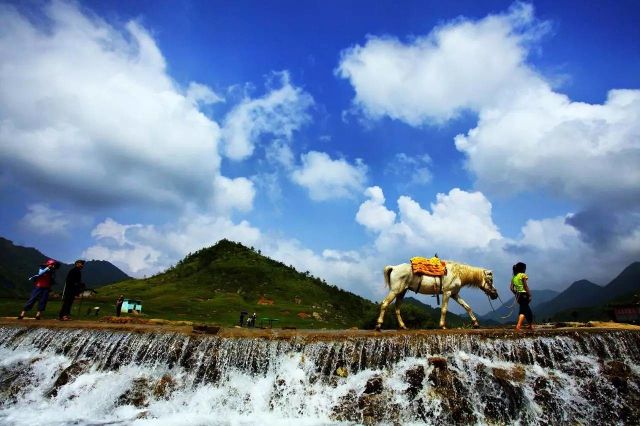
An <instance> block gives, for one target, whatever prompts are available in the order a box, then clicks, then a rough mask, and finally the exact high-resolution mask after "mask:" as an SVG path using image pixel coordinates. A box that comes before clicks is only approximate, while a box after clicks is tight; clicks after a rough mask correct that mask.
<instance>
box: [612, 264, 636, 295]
mask: <svg viewBox="0 0 640 426" xmlns="http://www.w3.org/2000/svg"><path fill="white" fill-rule="evenodd" d="M638 291H640V262H634V263H632V264H631V265H629V266H627V267H626V268H625V269H624V271H622V272H621V273H620V275H618V276H617V277H615V278H614V279H613V281H611V282H610V283H609V284H607V286H606V287H605V298H606V300H607V301H610V300H613V299H615V298H617V297H619V296H621V295H624V294H627V293H633V292H638Z"/></svg>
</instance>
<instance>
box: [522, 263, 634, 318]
mask: <svg viewBox="0 0 640 426" xmlns="http://www.w3.org/2000/svg"><path fill="white" fill-rule="evenodd" d="M639 291H640V262H634V263H632V264H631V265H629V266H627V267H626V268H625V269H624V270H623V271H622V272H621V273H620V274H619V275H618V276H617V277H616V278H614V279H613V280H612V281H611V282H610V283H609V284H607V285H606V286H604V287H601V286H598V285H596V284H594V283H592V282H590V281H587V280H581V281H576V282H574V283H573V284H571V285H570V286H569V288H567V289H566V290H565V291H563V292H562V293H560V294H559V295H558V296H557V297H555V298H554V299H552V300H550V301H549V302H547V303H544V304H542V305H541V306H539V307H537V308H536V309H535V310H534V314H535V315H536V317H537V318H539V319H541V320H544V319H547V318H553V317H554V316H555V315H556V314H559V313H561V312H564V313H565V314H566V313H567V312H573V311H575V310H578V311H579V310H581V309H585V308H597V309H595V310H594V309H591V310H588V311H589V312H596V311H597V312H601V311H602V310H603V308H604V306H605V305H606V304H608V303H610V302H611V301H613V300H615V299H619V298H620V297H621V296H626V295H632V294H634V293H637V292H639ZM564 316H566V315H564ZM564 316H563V318H564Z"/></svg>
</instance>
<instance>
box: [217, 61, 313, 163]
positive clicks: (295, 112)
mask: <svg viewBox="0 0 640 426" xmlns="http://www.w3.org/2000/svg"><path fill="white" fill-rule="evenodd" d="M278 76H279V77H280V78H279V80H280V87H278V88H275V89H273V90H271V91H269V92H268V93H267V94H265V95H264V96H263V97H260V98H257V99H251V98H247V99H244V100H243V101H242V102H240V104H238V105H237V106H236V107H235V108H233V110H231V111H230V112H229V114H227V116H226V118H225V120H224V125H223V129H222V136H223V141H224V153H225V155H226V156H227V157H229V158H231V159H233V160H242V159H245V158H247V157H249V156H251V154H253V150H254V148H255V146H256V144H257V143H258V142H259V141H260V138H261V137H263V136H264V135H270V136H272V137H274V138H276V139H284V140H290V139H291V138H292V136H293V133H294V132H295V131H296V130H298V129H300V128H301V127H302V126H303V125H304V124H305V123H307V122H308V121H309V119H310V117H309V114H308V112H307V110H308V109H309V108H310V107H311V106H312V105H313V98H312V97H311V95H309V94H308V93H306V92H305V91H304V90H302V89H301V88H299V87H295V86H293V85H292V84H291V82H290V81H289V74H288V73H287V72H282V73H279V74H278Z"/></svg>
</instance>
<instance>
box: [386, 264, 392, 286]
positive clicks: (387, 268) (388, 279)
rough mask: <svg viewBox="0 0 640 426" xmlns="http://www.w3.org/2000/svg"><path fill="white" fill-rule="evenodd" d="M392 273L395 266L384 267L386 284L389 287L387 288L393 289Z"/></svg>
mask: <svg viewBox="0 0 640 426" xmlns="http://www.w3.org/2000/svg"><path fill="white" fill-rule="evenodd" d="M391 271H393V266H385V267H384V283H385V284H386V285H387V288H391Z"/></svg>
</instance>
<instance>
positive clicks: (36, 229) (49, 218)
mask: <svg viewBox="0 0 640 426" xmlns="http://www.w3.org/2000/svg"><path fill="white" fill-rule="evenodd" d="M27 210H28V211H27V213H26V214H25V215H24V216H23V217H22V219H20V221H19V226H20V227H22V228H23V229H26V230H27V231H28V232H31V233H34V234H40V235H49V236H54V235H58V236H66V235H68V234H69V231H70V230H71V228H72V227H73V226H76V225H78V224H86V223H88V221H89V220H90V219H89V218H88V217H85V216H83V215H79V214H75V213H70V212H63V211H60V210H56V209H53V208H51V207H50V206H49V205H48V204H44V203H35V204H31V205H29V206H27Z"/></svg>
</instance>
